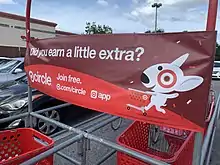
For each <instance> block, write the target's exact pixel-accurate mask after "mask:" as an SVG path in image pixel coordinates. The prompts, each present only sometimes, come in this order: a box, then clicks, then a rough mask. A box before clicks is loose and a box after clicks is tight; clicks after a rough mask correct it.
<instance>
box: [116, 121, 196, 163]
mask: <svg viewBox="0 0 220 165" xmlns="http://www.w3.org/2000/svg"><path fill="white" fill-rule="evenodd" d="M168 129H169V130H168ZM155 130H156V131H155ZM157 132H158V133H157ZM117 141H118V143H119V144H120V145H122V146H124V147H126V148H129V149H132V150H135V151H137V152H140V153H142V154H145V155H146V156H150V157H152V158H155V159H157V160H161V161H164V162H167V163H171V164H172V165H192V157H193V147H194V132H190V131H186V130H177V129H174V128H168V127H158V126H155V125H151V124H148V123H142V122H139V121H135V122H134V123H133V124H131V125H130V126H129V127H128V128H127V129H126V130H125V131H124V132H123V133H122V134H121V135H120V136H119V137H118V139H117ZM117 163H118V165H148V163H145V162H143V161H141V160H138V159H136V158H134V157H131V156H129V155H127V154H125V153H122V152H117Z"/></svg>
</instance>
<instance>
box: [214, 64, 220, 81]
mask: <svg viewBox="0 0 220 165" xmlns="http://www.w3.org/2000/svg"><path fill="white" fill-rule="evenodd" d="M212 78H213V79H220V61H215V62H214V66H213V71H212Z"/></svg>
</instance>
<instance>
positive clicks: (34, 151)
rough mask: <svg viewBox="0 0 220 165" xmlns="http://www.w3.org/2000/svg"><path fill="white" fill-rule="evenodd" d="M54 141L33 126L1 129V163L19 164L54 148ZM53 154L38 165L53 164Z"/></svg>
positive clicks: (3, 164)
mask: <svg viewBox="0 0 220 165" xmlns="http://www.w3.org/2000/svg"><path fill="white" fill-rule="evenodd" d="M53 145H54V141H53V140H52V139H51V138H48V137H47V136H45V135H43V134H41V133H39V132H37V131H36V130H34V129H32V128H18V129H14V130H6V131H0V164H1V165H19V164H21V163H22V162H24V161H27V160H28V159H30V158H33V157H34V156H36V155H38V154H41V153H43V152H45V151H46V150H48V149H50V148H52V147H53ZM52 164H53V155H51V156H49V157H47V158H45V159H44V160H41V161H39V162H38V163H36V165H52Z"/></svg>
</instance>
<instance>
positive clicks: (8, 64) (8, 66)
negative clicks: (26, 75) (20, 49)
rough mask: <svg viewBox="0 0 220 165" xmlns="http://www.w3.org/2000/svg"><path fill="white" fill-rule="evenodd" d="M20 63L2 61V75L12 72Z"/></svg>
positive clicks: (0, 62)
mask: <svg viewBox="0 0 220 165" xmlns="http://www.w3.org/2000/svg"><path fill="white" fill-rule="evenodd" d="M19 63H20V61H17V60H8V59H1V60H0V73H8V72H10V71H11V70H12V69H13V68H14V67H15V66H16V65H17V64H19Z"/></svg>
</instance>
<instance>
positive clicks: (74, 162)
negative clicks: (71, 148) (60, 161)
mask: <svg viewBox="0 0 220 165" xmlns="http://www.w3.org/2000/svg"><path fill="white" fill-rule="evenodd" d="M56 154H57V155H59V156H61V157H62V158H64V159H66V160H68V161H70V162H71V163H73V164H76V165H81V162H79V161H78V160H76V159H73V158H71V157H69V156H67V155H66V154H64V153H62V152H60V151H59V152H57V153H56Z"/></svg>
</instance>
